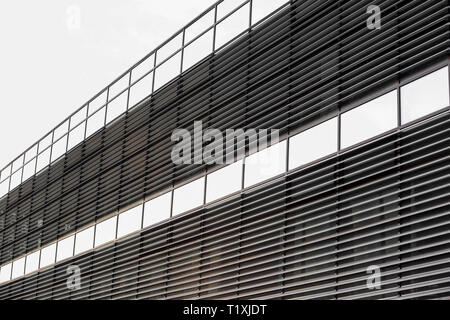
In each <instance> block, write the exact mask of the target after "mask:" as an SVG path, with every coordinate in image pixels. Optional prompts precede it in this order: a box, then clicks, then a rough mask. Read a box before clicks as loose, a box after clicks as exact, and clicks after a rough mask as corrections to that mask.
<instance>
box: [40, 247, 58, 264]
mask: <svg viewBox="0 0 450 320" xmlns="http://www.w3.org/2000/svg"><path fill="white" fill-rule="evenodd" d="M55 256H56V243H54V244H51V245H49V246H47V247H45V248H42V250H41V265H40V267H41V268H43V267H46V266H49V265H51V264H54V263H55Z"/></svg>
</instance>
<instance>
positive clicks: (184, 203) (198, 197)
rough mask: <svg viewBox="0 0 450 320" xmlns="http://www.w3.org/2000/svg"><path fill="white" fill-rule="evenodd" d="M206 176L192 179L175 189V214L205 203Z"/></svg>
mask: <svg viewBox="0 0 450 320" xmlns="http://www.w3.org/2000/svg"><path fill="white" fill-rule="evenodd" d="M204 188H205V177H202V178H200V179H197V180H195V181H192V182H190V183H187V184H185V185H184V186H182V187H179V188H177V189H175V190H174V194H173V215H177V214H180V213H182V212H186V211H188V210H190V209H193V208H195V207H198V206H201V205H202V204H203V191H204Z"/></svg>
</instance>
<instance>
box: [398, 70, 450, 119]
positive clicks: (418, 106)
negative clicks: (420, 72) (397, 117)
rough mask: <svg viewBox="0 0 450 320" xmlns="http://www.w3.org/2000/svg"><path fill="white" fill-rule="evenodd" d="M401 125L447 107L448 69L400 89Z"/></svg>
mask: <svg viewBox="0 0 450 320" xmlns="http://www.w3.org/2000/svg"><path fill="white" fill-rule="evenodd" d="M400 90H401V91H400V92H401V101H402V123H407V122H410V121H412V120H415V119H418V118H420V117H423V116H425V115H427V114H429V113H432V112H435V111H437V110H439V109H442V108H445V107H448V106H449V104H450V103H449V84H448V67H445V68H443V69H440V70H438V71H435V72H433V73H430V74H429V75H426V76H424V77H422V78H420V79H418V80H416V81H413V82H411V83H408V84H407V85H405V86H403V87H401V89H400Z"/></svg>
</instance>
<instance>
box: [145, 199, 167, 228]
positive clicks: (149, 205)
mask: <svg viewBox="0 0 450 320" xmlns="http://www.w3.org/2000/svg"><path fill="white" fill-rule="evenodd" d="M171 202H172V192H167V193H165V194H163V195H160V196H159V197H156V198H154V199H151V200H149V201H147V202H146V203H145V209H144V228H145V227H148V226H150V225H152V224H155V223H158V222H160V221H163V220H166V219H169V218H170V206H171Z"/></svg>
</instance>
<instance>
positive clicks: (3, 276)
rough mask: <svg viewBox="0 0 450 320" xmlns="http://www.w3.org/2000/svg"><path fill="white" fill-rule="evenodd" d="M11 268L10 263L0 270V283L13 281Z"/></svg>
mask: <svg viewBox="0 0 450 320" xmlns="http://www.w3.org/2000/svg"><path fill="white" fill-rule="evenodd" d="M11 268H12V264H11V263H8V264H5V265H4V266H3V267H2V268H1V269H0V283H1V282H6V281H9V280H11Z"/></svg>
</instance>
